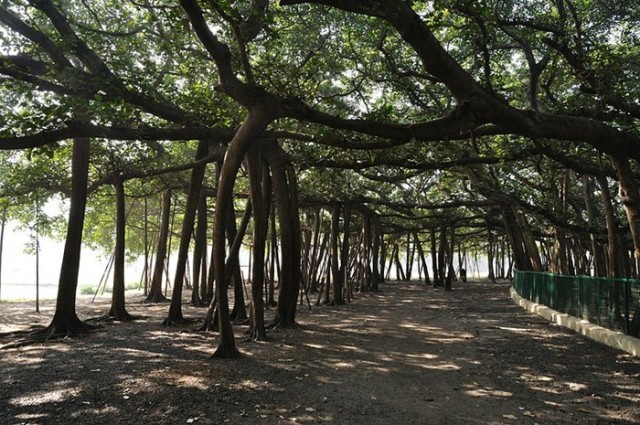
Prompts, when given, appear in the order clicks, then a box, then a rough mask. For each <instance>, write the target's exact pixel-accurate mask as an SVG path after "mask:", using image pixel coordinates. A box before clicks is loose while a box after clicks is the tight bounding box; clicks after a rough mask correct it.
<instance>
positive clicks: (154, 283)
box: [146, 189, 171, 303]
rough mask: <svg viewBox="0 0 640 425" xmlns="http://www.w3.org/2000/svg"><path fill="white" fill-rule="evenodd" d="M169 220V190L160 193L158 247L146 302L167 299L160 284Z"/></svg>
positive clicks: (162, 275)
mask: <svg viewBox="0 0 640 425" xmlns="http://www.w3.org/2000/svg"><path fill="white" fill-rule="evenodd" d="M170 219H171V189H167V190H165V191H164V192H163V193H162V212H161V217H160V234H159V235H158V246H157V248H156V262H155V264H154V267H153V277H152V278H151V286H150V288H149V294H148V295H147V299H146V301H147V302H151V303H158V302H163V301H166V300H167V298H166V297H165V296H164V294H163V293H162V282H163V281H164V271H165V270H164V266H165V261H166V259H167V242H168V240H169V222H170Z"/></svg>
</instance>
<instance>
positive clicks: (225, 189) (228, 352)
mask: <svg viewBox="0 0 640 425" xmlns="http://www.w3.org/2000/svg"><path fill="white" fill-rule="evenodd" d="M270 122H271V118H270V117H269V113H267V111H266V110H259V109H256V108H252V109H250V110H249V113H248V115H247V118H246V119H245V121H244V123H243V124H242V126H240V129H239V130H238V132H237V133H236V135H235V136H234V137H233V140H231V143H230V144H229V147H228V148H227V153H226V155H225V158H224V163H223V164H222V169H221V170H220V180H219V182H218V194H217V196H216V216H215V222H214V241H213V243H214V247H213V249H214V251H215V266H214V268H215V273H216V296H215V297H216V302H217V307H218V321H219V323H220V343H219V344H218V347H217V348H216V351H215V352H214V353H213V357H218V358H234V357H238V355H239V354H240V353H239V351H238V349H237V348H236V342H235V337H234V335H233V328H232V327H231V318H230V315H229V299H228V297H227V288H228V282H227V280H226V266H225V253H226V249H225V230H226V224H227V220H228V215H229V211H230V210H231V205H232V203H233V188H234V186H235V183H236V177H237V173H238V170H239V169H240V165H241V164H242V160H243V158H244V156H245V154H246V153H247V151H248V150H249V148H250V147H251V145H252V144H253V143H255V141H256V140H257V138H258V136H259V135H260V134H261V133H262V132H263V131H264V129H265V128H266V127H267V125H269V123H270Z"/></svg>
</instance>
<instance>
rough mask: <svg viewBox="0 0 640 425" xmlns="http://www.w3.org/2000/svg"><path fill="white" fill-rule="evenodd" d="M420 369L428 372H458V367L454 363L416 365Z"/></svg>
mask: <svg viewBox="0 0 640 425" xmlns="http://www.w3.org/2000/svg"><path fill="white" fill-rule="evenodd" d="M418 366H419V367H421V368H422V369H428V370H448V371H451V370H460V366H458V365H457V364H454V363H440V364H421V365H418Z"/></svg>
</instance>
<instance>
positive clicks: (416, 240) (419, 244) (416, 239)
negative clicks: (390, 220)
mask: <svg viewBox="0 0 640 425" xmlns="http://www.w3.org/2000/svg"><path fill="white" fill-rule="evenodd" d="M413 240H414V243H415V244H416V247H417V248H418V256H419V257H420V262H421V264H422V270H423V271H424V283H425V284H427V285H428V284H430V283H431V280H430V279H429V269H428V267H427V259H426V257H425V255H424V249H423V248H422V242H420V237H419V236H418V232H417V231H416V232H413Z"/></svg>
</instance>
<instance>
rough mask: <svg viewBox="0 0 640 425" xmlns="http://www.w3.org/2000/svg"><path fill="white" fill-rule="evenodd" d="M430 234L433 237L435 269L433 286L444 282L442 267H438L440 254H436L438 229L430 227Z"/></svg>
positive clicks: (432, 263)
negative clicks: (441, 273) (441, 274)
mask: <svg viewBox="0 0 640 425" xmlns="http://www.w3.org/2000/svg"><path fill="white" fill-rule="evenodd" d="M429 236H430V237H431V270H433V286H438V285H441V284H442V280H441V279H442V276H440V269H439V268H438V256H437V254H436V251H437V250H436V229H435V227H432V228H431V229H429Z"/></svg>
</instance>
